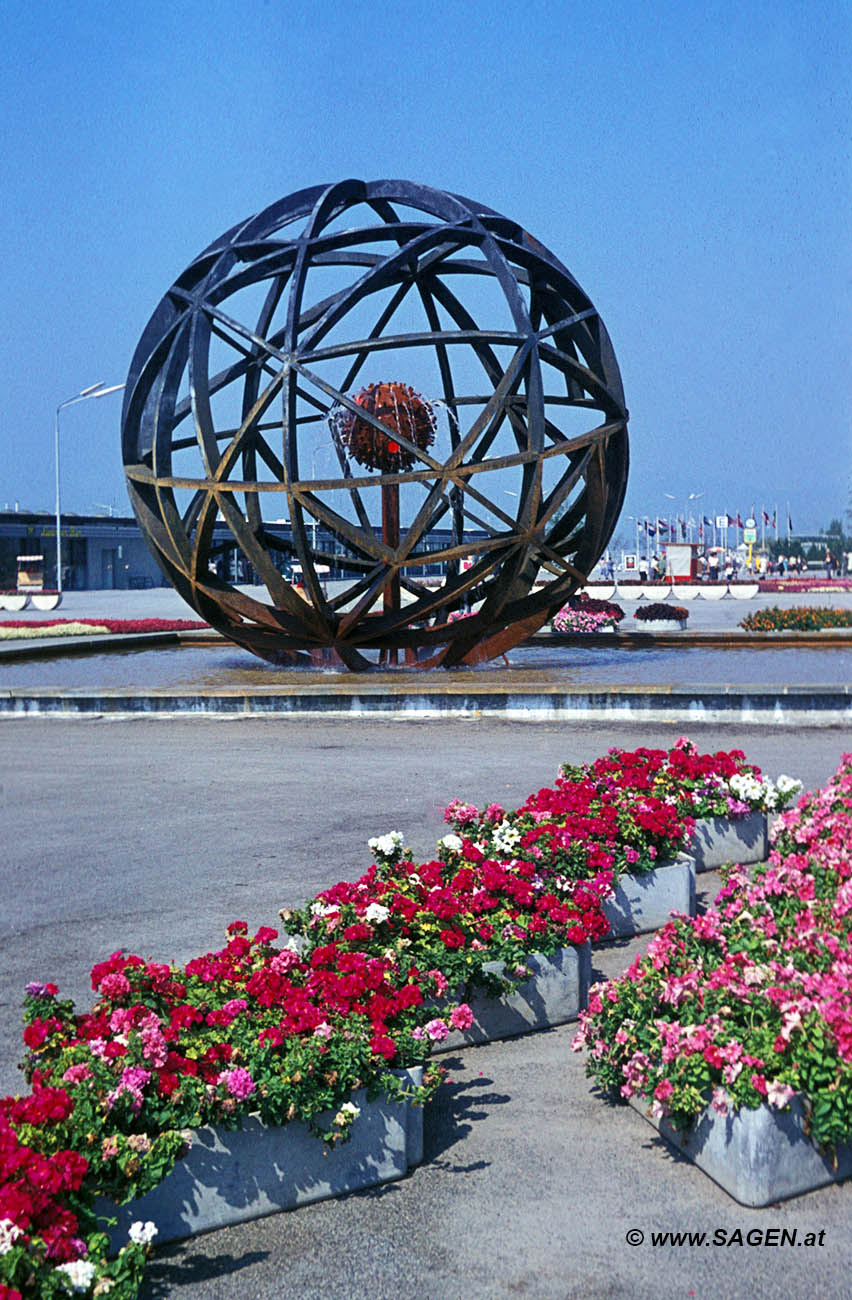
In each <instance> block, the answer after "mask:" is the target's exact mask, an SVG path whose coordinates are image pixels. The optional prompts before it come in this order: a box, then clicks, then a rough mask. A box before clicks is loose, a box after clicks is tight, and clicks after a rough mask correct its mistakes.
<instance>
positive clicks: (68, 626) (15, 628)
mask: <svg viewBox="0 0 852 1300" xmlns="http://www.w3.org/2000/svg"><path fill="white" fill-rule="evenodd" d="M209 626H210V625H209V623H203V622H201V620H200V619H189V618H74V619H72V618H41V619H39V620H38V622H34V621H33V620H32V619H30V620H24V619H15V618H9V619H4V620H3V622H2V623H0V637H2V638H9V637H12V636H16V637H21V636H24V637H26V636H84V635H86V634H88V635H90V636H91V635H97V634H98V633H100V634H103V633H106V632H114V633H123V634H125V635H127V634H129V633H134V632H135V633H142V632H187V631H197V630H198V629H199V628H204V627H209ZM0 1300H2V1297H0Z"/></svg>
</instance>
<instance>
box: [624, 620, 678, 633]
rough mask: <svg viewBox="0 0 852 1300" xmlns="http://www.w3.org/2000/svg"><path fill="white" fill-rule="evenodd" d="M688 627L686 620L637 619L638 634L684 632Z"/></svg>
mask: <svg viewBox="0 0 852 1300" xmlns="http://www.w3.org/2000/svg"><path fill="white" fill-rule="evenodd" d="M685 627H686V619H685V618H645V619H642V618H637V619H636V631H637V632H682V631H683V629H684V628H685Z"/></svg>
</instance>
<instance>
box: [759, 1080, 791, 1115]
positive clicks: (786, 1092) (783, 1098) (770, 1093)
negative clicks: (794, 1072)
mask: <svg viewBox="0 0 852 1300" xmlns="http://www.w3.org/2000/svg"><path fill="white" fill-rule="evenodd" d="M795 1095H796V1090H795V1088H791V1087H790V1085H789V1083H779V1082H778V1080H777V1079H772V1080H771V1082H770V1083H768V1084H767V1085H766V1100H767V1101H768V1102H769V1105H770V1106H774V1107H775V1108H776V1109H777V1110H780V1109H781V1107H782V1106H786V1105H787V1103H788V1101H790V1100H791V1098H793V1097H794V1096H795Z"/></svg>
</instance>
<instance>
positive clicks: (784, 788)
mask: <svg viewBox="0 0 852 1300" xmlns="http://www.w3.org/2000/svg"><path fill="white" fill-rule="evenodd" d="M775 784H776V785H777V787H778V790H779V793H781V794H797V793H798V791H799V790H801V788H802V783H801V781H797V780H796V778H795V777H794V776H785V775H784V773H783V772H782V773H781V775H780V776H779V778H778V780H777V781H776V782H775Z"/></svg>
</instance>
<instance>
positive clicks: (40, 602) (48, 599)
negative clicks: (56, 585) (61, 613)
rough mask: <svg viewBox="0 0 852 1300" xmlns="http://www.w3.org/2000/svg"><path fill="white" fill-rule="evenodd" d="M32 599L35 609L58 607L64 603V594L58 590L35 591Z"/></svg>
mask: <svg viewBox="0 0 852 1300" xmlns="http://www.w3.org/2000/svg"><path fill="white" fill-rule="evenodd" d="M30 600H31V601H32V605H33V609H58V608H59V606H60V605H61V604H62V596H61V595H60V594H59V592H58V591H48V592H40V591H39V592H35V593H34V594H33V595H32V596H30Z"/></svg>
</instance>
